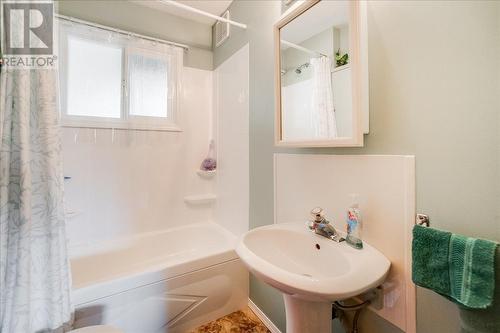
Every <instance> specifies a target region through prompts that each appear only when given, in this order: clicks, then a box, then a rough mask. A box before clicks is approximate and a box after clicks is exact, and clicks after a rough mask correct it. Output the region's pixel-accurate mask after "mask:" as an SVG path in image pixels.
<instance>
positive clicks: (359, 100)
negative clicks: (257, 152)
mask: <svg viewBox="0 0 500 333" xmlns="http://www.w3.org/2000/svg"><path fill="white" fill-rule="evenodd" d="M364 5H365V4H364V3H363V2H360V1H328V0H312V1H304V2H302V3H299V4H297V5H296V6H295V8H292V9H290V10H289V12H287V13H285V14H284V16H283V17H282V18H281V20H280V21H279V22H278V23H277V24H276V25H275V52H276V65H275V71H276V73H275V75H276V89H275V90H276V96H275V97H276V144H277V145H278V146H292V147H359V146H363V133H367V132H368V74H367V73H368V69H367V61H366V59H367V55H366V33H365V31H366V19H365V14H364V11H365V8H364Z"/></svg>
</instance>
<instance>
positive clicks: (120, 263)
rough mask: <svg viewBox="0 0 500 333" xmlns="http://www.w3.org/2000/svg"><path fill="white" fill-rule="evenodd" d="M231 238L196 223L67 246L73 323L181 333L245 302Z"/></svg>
mask: <svg viewBox="0 0 500 333" xmlns="http://www.w3.org/2000/svg"><path fill="white" fill-rule="evenodd" d="M235 244H236V237H235V236H234V235H233V234H231V233H230V232H228V231H227V230H225V229H224V228H222V227H220V226H219V225H217V224H214V223H199V224H192V225H187V226H184V227H179V228H175V229H169V230H165V231H159V232H153V233H146V234H140V235H136V236H134V237H130V238H124V239H118V240H113V241H108V242H105V243H104V242H102V243H93V244H80V245H78V246H73V247H70V258H71V270H72V277H73V303H74V304H75V309H76V311H75V325H74V326H75V328H80V327H85V326H89V325H97V324H108V325H114V326H116V327H118V328H120V329H122V330H123V331H124V332H126V333H160V332H175V333H177V332H186V331H189V330H190V329H192V328H194V327H196V326H199V325H201V324H203V323H206V322H208V321H211V320H214V319H216V318H219V317H221V316H224V315H226V314H228V313H230V312H233V311H236V310H239V309H242V308H244V307H246V304H247V302H248V272H247V271H246V269H245V268H244V266H243V265H242V263H241V262H240V260H239V259H238V256H237V255H236V252H235V251H234V248H235Z"/></svg>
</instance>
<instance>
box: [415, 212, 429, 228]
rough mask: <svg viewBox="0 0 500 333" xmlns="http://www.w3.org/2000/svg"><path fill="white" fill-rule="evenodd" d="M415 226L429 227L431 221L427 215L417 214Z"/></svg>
mask: <svg viewBox="0 0 500 333" xmlns="http://www.w3.org/2000/svg"><path fill="white" fill-rule="evenodd" d="M415 224H418V225H421V226H426V227H430V226H431V220H430V219H429V215H425V214H417V218H416V219H415Z"/></svg>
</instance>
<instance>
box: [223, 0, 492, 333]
mask: <svg viewBox="0 0 500 333" xmlns="http://www.w3.org/2000/svg"><path fill="white" fill-rule="evenodd" d="M281 8H282V5H281V3H280V1H243V0H235V2H234V3H233V4H232V5H231V7H230V10H231V18H232V19H234V20H236V21H240V22H243V23H246V24H247V25H248V29H247V30H241V29H238V28H232V30H231V37H230V39H229V40H228V41H226V43H224V44H223V45H222V46H221V47H219V48H216V49H215V50H214V67H217V66H218V65H219V64H221V63H222V62H224V61H225V60H226V59H227V58H228V57H230V56H231V55H232V54H233V53H234V52H235V51H236V50H238V49H239V48H240V47H241V46H243V45H245V44H246V43H247V42H249V44H250V225H251V227H252V228H255V227H258V226H261V225H266V224H270V223H272V222H273V158H272V156H273V153H275V152H290V153H311V154H315V153H322V154H324V153H327V154H328V153H330V154H413V155H416V161H417V167H416V168H417V179H416V181H417V210H418V212H422V213H426V214H429V215H430V217H431V219H432V224H433V226H434V227H436V228H441V229H446V230H450V231H453V232H458V233H462V234H466V235H469V236H477V237H484V238H489V239H494V240H497V241H500V2H496V1H491V2H489V1H456V2H452V1H443V2H438V1H433V2H430V1H369V2H368V31H369V67H370V68H369V69H370V77H369V80H370V134H369V135H367V136H365V146H364V147H363V148H336V149H335V148H324V149H278V148H275V147H274V145H273V140H274V136H273V135H274V134H273V133H274V90H273V80H274V74H273V70H274V68H273V65H274V58H273V56H274V55H273V30H272V29H273V24H274V23H275V22H276V20H277V19H278V18H279V16H280V14H281ZM388 232H390V231H388ZM388 236H389V235H388ZM391 236H392V235H391ZM250 294H251V298H252V300H253V301H254V302H255V303H256V304H257V305H258V306H259V307H260V308H261V309H262V310H263V311H264V312H265V313H266V314H267V315H268V316H269V317H270V318H271V319H272V320H273V321H274V323H275V324H276V325H277V326H278V327H279V328H280V329H282V330H283V331H284V327H285V316H284V308H283V302H282V300H281V295H280V293H279V292H277V291H275V290H274V289H272V288H270V287H268V286H266V285H264V284H262V283H261V282H259V281H257V280H256V279H255V278H252V279H251V285H250ZM417 309H418V310H417V322H418V325H417V326H418V332H419V333H444V332H446V333H448V332H450V333H453V332H458V331H459V326H460V318H459V314H458V310H457V308H456V306H455V305H453V304H452V303H450V302H449V301H447V300H445V299H444V298H442V297H440V296H438V295H436V294H434V293H432V292H430V291H427V290H424V289H420V288H419V289H418V293H417ZM361 321H362V323H361V328H362V329H363V328H364V330H362V331H363V332H369V333H382V332H383V333H392V332H394V333H396V332H400V331H399V329H397V328H395V327H394V326H392V325H391V324H389V323H387V322H385V321H384V320H382V319H380V318H378V317H377V316H376V315H374V314H371V313H368V312H367V313H365V314H364V315H363V317H362V320H361ZM368 327H369V328H368Z"/></svg>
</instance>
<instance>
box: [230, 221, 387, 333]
mask: <svg viewBox="0 0 500 333" xmlns="http://www.w3.org/2000/svg"><path fill="white" fill-rule="evenodd" d="M236 252H237V253H238V255H239V256H240V258H241V260H242V261H243V262H244V263H245V265H246V266H247V267H248V268H249V270H250V271H251V272H252V273H253V274H255V275H256V276H257V278H259V279H261V280H262V281H264V282H266V283H267V284H269V285H271V286H273V287H275V288H277V289H279V290H280V291H281V292H283V294H284V298H285V307H286V312H287V332H328V333H330V332H331V303H332V302H333V301H338V300H343V299H346V298H350V297H353V296H356V295H359V294H362V293H364V292H365V291H367V290H369V289H372V288H374V287H377V286H379V285H380V284H382V282H383V281H384V279H385V277H386V276H387V273H388V272H389V267H390V262H389V260H388V259H387V258H386V257H385V256H384V255H383V254H382V253H380V252H379V251H378V250H376V249H375V248H373V247H372V246H370V245H369V244H366V242H365V243H364V246H363V249H362V250H357V249H354V248H352V247H351V246H349V245H348V244H347V243H346V242H341V243H337V242H334V241H332V240H330V239H327V238H325V237H322V236H320V235H317V234H315V233H313V232H311V231H310V230H309V229H308V228H307V227H306V226H305V225H304V223H280V224H273V225H269V226H265V227H260V228H256V229H253V230H251V231H249V232H247V233H246V234H245V235H244V236H243V237H242V238H241V240H240V242H239V244H238V246H237V248H236ZM311 325H312V326H311Z"/></svg>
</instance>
